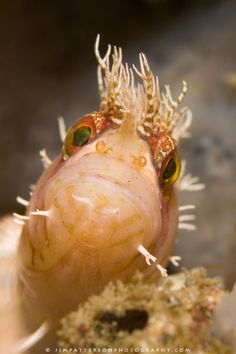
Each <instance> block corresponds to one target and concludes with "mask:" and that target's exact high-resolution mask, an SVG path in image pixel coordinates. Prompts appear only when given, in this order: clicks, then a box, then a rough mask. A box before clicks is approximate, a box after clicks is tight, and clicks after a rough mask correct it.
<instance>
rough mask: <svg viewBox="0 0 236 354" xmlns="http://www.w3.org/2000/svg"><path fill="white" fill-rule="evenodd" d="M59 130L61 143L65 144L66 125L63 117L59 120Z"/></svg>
mask: <svg viewBox="0 0 236 354" xmlns="http://www.w3.org/2000/svg"><path fill="white" fill-rule="evenodd" d="M58 128H59V135H60V138H61V142H62V143H63V142H64V140H65V137H66V124H65V120H64V118H63V117H59V118H58Z"/></svg>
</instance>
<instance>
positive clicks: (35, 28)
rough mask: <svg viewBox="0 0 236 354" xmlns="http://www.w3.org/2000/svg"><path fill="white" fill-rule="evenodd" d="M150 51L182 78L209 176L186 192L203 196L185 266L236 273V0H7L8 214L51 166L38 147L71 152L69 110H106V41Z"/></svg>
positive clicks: (0, 76)
mask: <svg viewBox="0 0 236 354" xmlns="http://www.w3.org/2000/svg"><path fill="white" fill-rule="evenodd" d="M97 33H100V34H101V51H102V53H103V52H105V49H106V47H107V44H108V43H111V44H115V45H117V46H121V47H122V48H123V53H124V58H125V60H126V61H128V62H129V63H130V64H132V63H135V64H138V53H139V52H140V51H143V52H144V53H146V55H147V57H148V59H149V62H150V65H151V67H152V69H153V72H154V73H156V74H158V75H159V79H160V83H161V86H162V87H163V86H164V84H170V85H171V88H172V93H173V96H174V97H176V96H177V95H178V93H179V91H180V90H181V87H182V80H186V81H187V83H188V86H189V91H188V95H187V97H186V100H185V103H186V104H187V105H189V106H190V107H191V109H192V111H193V116H194V122H193V126H192V130H191V131H192V138H190V139H186V140H184V141H182V145H181V151H182V156H183V158H184V159H186V160H187V167H188V171H189V172H191V173H192V174H193V175H197V176H199V177H200V179H201V181H202V182H203V183H205V184H206V189H205V190H204V191H202V192H195V193H188V194H184V195H181V201H183V202H184V203H187V204H192V203H193V204H196V214H197V231H195V232H191V233H189V232H180V235H179V238H178V242H177V245H176V250H175V253H177V254H179V255H181V256H182V258H183V260H182V265H183V266H187V267H193V266H199V265H204V266H206V267H207V268H208V270H209V271H210V274H219V275H221V276H222V277H223V278H224V280H225V283H226V285H227V286H228V287H229V288H230V287H231V286H232V284H233V283H234V281H235V280H236V270H235V269H236V233H235V230H236V217H235V210H236V183H235V182H236V178H235V174H236V166H235V165H236V159H235V151H236V150H235V147H236V139H235V132H236V39H235V38H236V1H232V0H231V1H230V0H228V1H227V0H224V1H223V0H222V1H220V0H218V1H217V0H214V1H213V0H212V1H211V0H193V1H189V0H159V1H158V0H126V1H116V2H115V1H113V2H112V1H108V0H99V1H89V0H87V1H80V0H70V1H62V0H61V1H59V0H58V1H56V0H52V1H38V0H35V1H30V0H21V1H20V0H15V1H3V0H1V1H0V161H1V166H0V214H1V215H4V214H6V213H12V211H18V212H22V211H23V209H22V208H21V207H20V206H19V205H17V204H16V196H17V195H20V196H22V197H24V198H26V199H27V198H28V196H29V185H30V184H32V183H34V182H35V181H36V180H37V178H38V177H39V175H40V174H41V172H42V164H41V161H40V159H39V156H38V151H39V150H41V149H42V148H46V149H47V151H48V154H49V156H50V157H51V158H54V157H55V156H56V155H57V154H58V153H59V151H60V148H61V144H60V139H59V134H58V127H57V117H58V116H63V117H64V118H65V121H66V125H67V127H69V126H70V125H71V124H72V122H74V120H75V119H77V118H78V117H80V116H81V115H84V114H86V113H88V112H90V111H93V110H96V109H98V105H99V100H98V94H97V78H96V69H97V64H96V60H95V56H94V42H95V38H96V35H97Z"/></svg>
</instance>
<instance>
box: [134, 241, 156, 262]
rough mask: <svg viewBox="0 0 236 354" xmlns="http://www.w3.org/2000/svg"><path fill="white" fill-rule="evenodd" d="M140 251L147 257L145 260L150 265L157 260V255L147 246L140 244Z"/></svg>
mask: <svg viewBox="0 0 236 354" xmlns="http://www.w3.org/2000/svg"><path fill="white" fill-rule="evenodd" d="M138 251H139V253H141V254H142V255H143V256H144V257H145V260H146V263H147V264H148V265H151V262H156V260H157V259H156V257H154V256H152V255H151V254H150V253H149V252H148V250H146V248H145V247H143V246H142V245H139V246H138Z"/></svg>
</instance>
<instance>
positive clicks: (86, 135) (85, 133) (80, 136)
mask: <svg viewBox="0 0 236 354" xmlns="http://www.w3.org/2000/svg"><path fill="white" fill-rule="evenodd" d="M90 136H91V128H90V127H88V126H82V127H79V128H78V129H77V130H76V131H75V132H74V135H73V145H76V146H83V145H85V144H87V142H88V141H89V139H90Z"/></svg>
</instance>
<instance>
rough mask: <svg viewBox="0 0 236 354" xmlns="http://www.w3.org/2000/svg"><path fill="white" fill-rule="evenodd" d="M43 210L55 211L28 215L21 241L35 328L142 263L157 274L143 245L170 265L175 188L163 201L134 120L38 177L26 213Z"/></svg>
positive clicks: (23, 287)
mask: <svg viewBox="0 0 236 354" xmlns="http://www.w3.org/2000/svg"><path fill="white" fill-rule="evenodd" d="M101 141H103V143H105V146H106V149H103V151H101V150H102V149H101V148H99V146H100V145H102V144H103V143H100V145H99V144H98V142H101ZM103 145H104V144H103ZM140 156H143V157H145V158H146V165H145V166H143V167H142V166H140V164H139V163H137V161H138V158H139V157H140ZM37 209H39V210H48V211H49V216H48V217H45V216H34V215H31V216H30V220H29V221H28V222H27V223H26V225H25V226H24V229H23V233H22V236H21V242H20V247H19V263H20V267H19V286H20V291H21V295H22V299H23V308H24V317H25V318H26V320H27V321H28V323H30V326H31V328H32V329H33V328H36V326H38V325H40V324H41V323H42V322H44V321H45V320H49V321H57V320H58V319H59V318H60V317H62V316H63V315H64V314H65V313H66V312H68V311H70V310H73V309H75V308H77V306H78V304H79V303H81V302H83V301H85V300H86V299H87V298H88V297H89V296H90V295H92V294H97V293H99V292H101V290H102V289H103V288H104V287H105V285H106V284H108V282H110V281H112V280H115V279H121V280H123V281H127V280H129V279H130V277H131V276H132V275H133V274H134V273H135V272H136V271H137V270H140V271H141V272H143V273H144V274H145V279H146V280H147V281H156V280H158V279H159V278H160V272H159V271H158V269H157V268H156V265H155V264H152V265H151V266H148V265H147V263H146V261H145V258H144V257H143V256H142V255H141V254H140V253H139V252H138V250H137V247H138V246H139V245H143V246H144V247H145V248H146V249H147V250H148V251H149V252H150V253H151V254H152V255H154V256H156V257H157V262H158V263H159V264H161V265H163V266H165V265H166V263H167V260H168V258H169V255H170V253H171V251H172V247H173V244H174V241H175V236H176V229H177V222H178V208H177V200H176V194H175V191H174V190H173V189H172V191H171V192H170V194H169V200H168V202H167V201H165V199H164V198H163V193H162V190H161V189H160V186H159V181H158V176H157V173H156V171H155V169H154V167H153V164H152V157H151V153H150V149H149V146H148V144H147V143H146V142H145V141H143V140H142V139H140V137H139V136H138V135H137V133H136V132H135V130H134V129H131V127H130V126H126V127H125V128H124V127H123V128H121V129H120V130H117V131H114V130H108V131H107V132H104V133H103V134H102V135H101V136H100V137H99V138H98V139H97V140H96V141H94V142H92V143H91V144H89V145H87V146H84V147H83V149H81V150H80V151H79V152H77V153H75V154H74V155H73V156H71V157H69V158H68V159H67V160H66V161H63V160H62V158H61V157H58V158H57V159H56V160H55V161H54V162H53V163H52V165H51V166H50V167H49V168H48V169H47V170H46V171H45V172H44V173H43V174H42V176H41V177H40V179H39V181H38V183H37V185H36V189H35V191H34V193H33V195H32V198H31V201H30V206H29V209H28V215H30V212H32V211H35V210H37Z"/></svg>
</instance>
